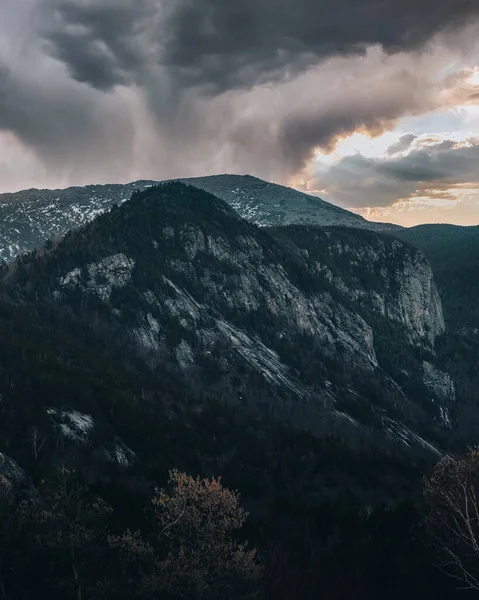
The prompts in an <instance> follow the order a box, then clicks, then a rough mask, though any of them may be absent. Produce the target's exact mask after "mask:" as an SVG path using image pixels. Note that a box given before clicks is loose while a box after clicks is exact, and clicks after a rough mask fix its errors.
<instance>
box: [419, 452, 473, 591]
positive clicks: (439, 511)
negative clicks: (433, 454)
mask: <svg viewBox="0 0 479 600" xmlns="http://www.w3.org/2000/svg"><path fill="white" fill-rule="evenodd" d="M424 496H425V501H426V528H427V531H428V533H429V534H430V536H431V538H432V539H433V540H434V542H435V543H436V544H437V546H438V549H439V550H440V553H441V556H442V559H441V562H440V564H439V565H438V566H439V567H440V568H441V569H442V570H443V571H445V572H446V573H447V574H448V575H450V576H451V577H454V578H455V579H457V580H459V581H460V582H461V587H462V588H463V589H473V590H476V591H478V592H479V450H478V449H471V450H469V452H468V453H467V455H466V456H465V457H463V458H460V459H455V458H450V457H446V458H443V459H442V460H441V461H440V462H439V463H438V464H437V465H436V467H435V469H434V472H433V474H432V475H431V477H430V478H429V479H427V480H426V481H425V487H424Z"/></svg>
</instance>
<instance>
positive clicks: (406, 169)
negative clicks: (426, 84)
mask: <svg viewBox="0 0 479 600" xmlns="http://www.w3.org/2000/svg"><path fill="white" fill-rule="evenodd" d="M478 164H479V139H475V140H469V142H468V143H467V144H465V145H464V144H457V143H455V142H453V141H451V140H444V141H443V142H440V143H436V144H434V145H431V146H425V147H418V148H417V149H415V150H412V151H411V152H410V153H409V154H407V155H405V156H400V157H395V158H391V159H371V158H366V157H364V156H362V155H361V154H356V155H354V156H347V157H345V158H343V159H341V160H340V161H339V163H338V164H336V165H334V166H333V167H331V168H330V169H329V170H328V171H327V172H325V173H323V174H322V175H321V176H319V178H318V179H319V182H318V183H317V185H319V186H320V187H323V188H325V189H326V190H327V191H328V194H329V196H330V197H331V198H333V199H335V200H338V201H339V202H340V203H341V204H342V205H344V206H349V207H351V208H353V207H354V208H362V207H374V206H387V205H389V204H392V203H394V202H395V201H397V200H400V199H402V198H407V197H410V196H412V195H415V194H418V193H420V192H421V190H428V191H430V190H434V189H443V190H444V189H447V188H448V187H450V188H454V187H456V186H460V185H467V184H472V185H473V186H475V185H476V182H477V165H478Z"/></svg>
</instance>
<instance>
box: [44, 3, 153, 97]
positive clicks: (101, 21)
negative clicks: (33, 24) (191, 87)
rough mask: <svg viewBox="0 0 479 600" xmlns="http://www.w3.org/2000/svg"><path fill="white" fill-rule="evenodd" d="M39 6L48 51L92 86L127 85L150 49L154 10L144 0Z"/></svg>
mask: <svg viewBox="0 0 479 600" xmlns="http://www.w3.org/2000/svg"><path fill="white" fill-rule="evenodd" d="M42 8H43V11H42V13H41V14H42V17H43V34H44V36H45V39H47V40H48V42H49V50H50V51H51V52H52V53H53V54H54V55H55V56H56V57H57V58H58V59H60V60H61V61H63V62H64V63H65V64H66V65H67V67H68V68H69V70H70V72H71V74H72V76H73V77H74V78H75V79H77V80H78V81H80V82H84V83H89V84H91V85H92V86H93V87H97V88H99V89H103V90H106V89H110V88H111V87H113V86H115V85H129V84H131V83H133V82H134V81H135V79H136V78H137V77H138V75H139V74H140V73H141V71H142V69H143V68H144V66H145V62H146V59H147V56H148V54H149V53H150V52H151V51H152V48H154V47H155V44H154V40H153V39H152V38H151V37H150V36H149V35H148V34H149V32H152V31H154V24H155V23H156V15H157V10H156V7H155V4H154V3H153V2H150V1H149V0H101V1H98V0H95V1H93V0H91V1H90V0H86V1H81V2H80V1H70V0H48V1H46V2H44V3H43V5H42ZM152 28H153V30H152ZM156 33H158V34H159V32H156Z"/></svg>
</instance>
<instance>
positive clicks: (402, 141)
mask: <svg viewBox="0 0 479 600" xmlns="http://www.w3.org/2000/svg"><path fill="white" fill-rule="evenodd" d="M416 139H417V136H416V135H414V134H413V133H406V135H403V136H401V137H400V138H399V140H398V141H397V142H396V143H395V144H392V146H389V148H388V149H387V150H386V154H388V155H389V156H392V155H393V154H399V153H400V152H404V150H407V149H408V148H410V146H411V144H412V143H413V142H414V140H416Z"/></svg>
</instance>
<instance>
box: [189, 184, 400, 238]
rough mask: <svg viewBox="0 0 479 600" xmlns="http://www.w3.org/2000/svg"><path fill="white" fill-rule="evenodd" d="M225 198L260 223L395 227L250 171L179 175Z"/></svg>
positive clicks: (363, 227) (385, 228)
mask: <svg viewBox="0 0 479 600" xmlns="http://www.w3.org/2000/svg"><path fill="white" fill-rule="evenodd" d="M181 181H183V182H184V183H187V184H189V185H193V186H195V187H198V188H200V189H202V190H205V191H206V192H209V193H210V194H213V195H215V196H217V197H218V198H221V199H222V200H224V201H225V202H228V204H229V205H230V206H232V207H233V208H234V209H235V210H236V211H237V213H238V214H239V215H241V216H242V217H243V218H244V219H247V220H248V221H251V222H252V223H255V224H256V225H260V226H274V225H293V224H307V225H322V226H344V227H355V228H358V229H368V230H371V231H395V230H397V229H400V227H399V226H397V225H391V224H389V223H374V222H372V221H367V220H366V219H364V218H363V217H361V216H359V215H356V214H354V213H352V212H350V211H348V210H344V209H342V208H339V206H335V205H334V204H330V203H329V202H325V201H324V200H321V199H320V198H318V197H317V196H311V195H309V194H305V193H303V192H299V191H297V190H294V189H292V188H289V187H285V186H282V185H277V184H274V183H269V182H267V181H263V180H261V179H258V178H256V177H251V176H250V175H243V176H240V175H214V176H211V177H198V178H191V179H182V180H181Z"/></svg>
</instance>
